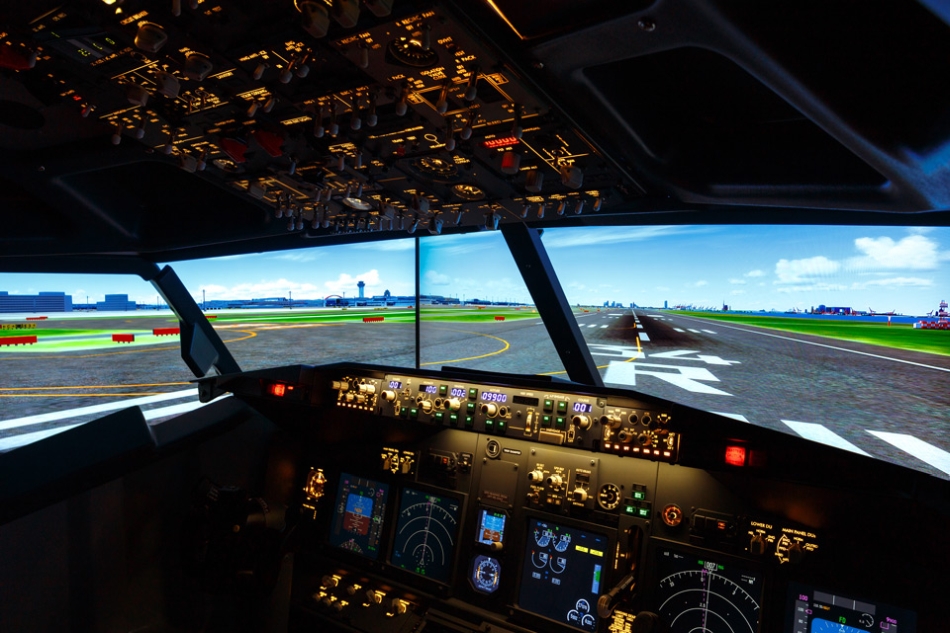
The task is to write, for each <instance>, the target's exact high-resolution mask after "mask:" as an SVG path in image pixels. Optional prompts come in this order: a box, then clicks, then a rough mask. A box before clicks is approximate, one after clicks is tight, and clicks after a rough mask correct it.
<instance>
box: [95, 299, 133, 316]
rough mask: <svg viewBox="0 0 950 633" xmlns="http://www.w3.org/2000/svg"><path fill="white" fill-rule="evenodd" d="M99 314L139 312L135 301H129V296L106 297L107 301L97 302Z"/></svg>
mask: <svg viewBox="0 0 950 633" xmlns="http://www.w3.org/2000/svg"><path fill="white" fill-rule="evenodd" d="M96 310H98V311H99V312H129V311H135V310H138V305H137V304H136V303H135V302H134V301H129V295H106V300H105V301H97V302H96Z"/></svg>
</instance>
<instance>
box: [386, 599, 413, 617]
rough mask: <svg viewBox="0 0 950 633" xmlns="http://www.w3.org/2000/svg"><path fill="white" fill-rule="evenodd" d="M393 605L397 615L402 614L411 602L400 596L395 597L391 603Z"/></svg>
mask: <svg viewBox="0 0 950 633" xmlns="http://www.w3.org/2000/svg"><path fill="white" fill-rule="evenodd" d="M390 604H391V605H392V609H393V612H394V613H395V614H396V615H402V614H403V613H405V612H406V607H408V606H409V603H408V602H406V601H405V600H402V599H400V598H393V601H392V602H391V603H390Z"/></svg>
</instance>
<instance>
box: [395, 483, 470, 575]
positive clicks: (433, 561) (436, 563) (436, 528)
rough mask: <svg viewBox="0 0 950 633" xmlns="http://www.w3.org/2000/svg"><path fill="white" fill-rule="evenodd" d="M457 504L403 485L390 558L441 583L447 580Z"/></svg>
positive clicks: (451, 500)
mask: <svg viewBox="0 0 950 633" xmlns="http://www.w3.org/2000/svg"><path fill="white" fill-rule="evenodd" d="M460 511H461V504H460V503H459V502H458V501H457V500H456V499H453V498H452V497H446V496H441V495H435V494H429V493H427V492H422V491H421V490H416V489H415V488H404V489H403V491H402V498H401V499H400V500H399V516H398V518H397V522H396V535H395V537H394V539H393V549H392V556H391V557H390V562H391V563H392V564H393V565H395V566H396V567H399V568H401V569H405V570H407V571H410V572H412V573H414V574H419V575H420V576H425V577H426V578H431V579H433V580H437V581H439V582H442V583H446V582H448V581H449V577H450V576H451V573H452V561H453V559H454V557H455V542H456V540H457V534H458V524H459V513H460Z"/></svg>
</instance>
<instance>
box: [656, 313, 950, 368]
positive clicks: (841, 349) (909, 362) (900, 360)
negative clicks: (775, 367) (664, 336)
mask: <svg viewBox="0 0 950 633" xmlns="http://www.w3.org/2000/svg"><path fill="white" fill-rule="evenodd" d="M679 318H681V319H688V318H689V317H682V316H681V317H679ZM719 325H720V326H721V327H725V328H729V329H730V330H739V331H740V332H748V333H749V334H757V335H759V336H768V337H771V338H779V339H782V340H783V341H794V342H796V343H804V344H805V345H814V346H816V347H824V348H827V349H833V350H836V351H839V352H848V353H851V354H858V355H860V356H870V357H871V358H879V359H881V360H891V361H894V362H895V363H904V364H905V365H914V366H915V367H923V368H924V369H935V370H937V371H945V372H947V373H950V369H948V368H946V367H937V366H935V365H928V364H926V363H918V362H915V361H912V360H904V359H903V358H893V357H891V356H884V355H882V354H872V353H871V352H861V351H859V350H856V349H848V348H847V347H838V346H837V345H828V344H827V343H817V342H815V341H805V340H802V339H800V338H794V337H791V336H782V335H781V334H772V333H771V332H760V331H758V330H748V329H746V328H744V327H736V326H734V325H725V324H722V323H720V324H719ZM673 329H677V328H673ZM679 331H680V332H682V330H679ZM811 336H814V335H811ZM866 344H867V343H866Z"/></svg>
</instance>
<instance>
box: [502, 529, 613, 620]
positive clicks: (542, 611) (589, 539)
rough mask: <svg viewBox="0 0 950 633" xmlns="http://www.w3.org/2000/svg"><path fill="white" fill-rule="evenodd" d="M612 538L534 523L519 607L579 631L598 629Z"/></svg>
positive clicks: (527, 548)
mask: <svg viewBox="0 0 950 633" xmlns="http://www.w3.org/2000/svg"><path fill="white" fill-rule="evenodd" d="M606 552H607V537H606V536H604V535H603V534H595V533H593V532H587V531H586V530H581V529H578V528H571V527H565V526H563V525H558V524H556V523H551V522H548V521H540V520H538V519H529V521H528V538H527V546H526V547H525V552H524V570H523V571H522V574H521V591H520V594H519V596H518V606H519V607H521V608H522V609H524V610H525V611H530V612H532V613H536V614H538V615H540V616H544V617H545V618H548V619H551V620H555V621H557V622H560V623H562V624H567V625H568V626H571V627H574V628H575V629H579V630H581V631H594V630H596V629H597V598H599V597H600V593H601V589H602V587H601V580H602V574H603V572H604V569H605V567H606V565H607V563H606V561H605V556H606Z"/></svg>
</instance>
